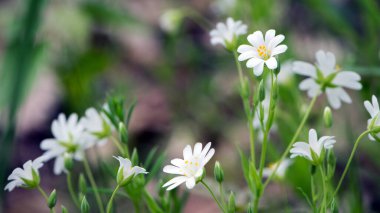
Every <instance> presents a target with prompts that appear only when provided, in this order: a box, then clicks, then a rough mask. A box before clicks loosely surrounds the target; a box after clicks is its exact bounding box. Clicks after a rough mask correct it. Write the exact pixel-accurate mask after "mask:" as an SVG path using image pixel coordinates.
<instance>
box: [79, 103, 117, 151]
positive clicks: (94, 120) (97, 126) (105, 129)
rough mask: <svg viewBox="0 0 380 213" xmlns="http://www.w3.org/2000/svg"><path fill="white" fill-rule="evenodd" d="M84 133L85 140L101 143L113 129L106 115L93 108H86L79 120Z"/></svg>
mask: <svg viewBox="0 0 380 213" xmlns="http://www.w3.org/2000/svg"><path fill="white" fill-rule="evenodd" d="M80 123H81V124H82V125H83V127H84V129H85V131H86V133H88V134H86V140H89V142H91V143H93V144H98V145H103V144H105V143H106V142H107V141H108V137H109V136H110V135H111V134H112V130H113V129H114V127H113V125H112V124H111V122H110V121H109V119H108V117H107V116H106V115H105V114H104V113H103V112H98V111H97V110H96V109H94V108H89V109H87V110H86V113H85V116H84V117H83V118H82V119H81V120H80Z"/></svg>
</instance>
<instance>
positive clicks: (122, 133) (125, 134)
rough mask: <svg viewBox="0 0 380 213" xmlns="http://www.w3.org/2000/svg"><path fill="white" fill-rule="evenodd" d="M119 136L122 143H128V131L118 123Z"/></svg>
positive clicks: (122, 124)
mask: <svg viewBox="0 0 380 213" xmlns="http://www.w3.org/2000/svg"><path fill="white" fill-rule="evenodd" d="M119 135H120V140H121V142H122V143H128V131H127V128H126V127H125V124H124V123H122V122H120V123H119Z"/></svg>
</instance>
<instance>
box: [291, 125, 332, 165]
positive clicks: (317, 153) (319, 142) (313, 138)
mask: <svg viewBox="0 0 380 213" xmlns="http://www.w3.org/2000/svg"><path fill="white" fill-rule="evenodd" d="M335 142H336V141H335V139H334V136H323V137H321V138H320V139H318V136H317V132H316V131H315V129H310V131H309V143H306V142H296V143H294V144H293V148H292V149H291V150H290V153H291V156H290V158H295V157H298V156H300V157H304V158H306V159H308V160H310V161H311V162H313V163H318V162H319V160H320V157H321V154H322V150H323V148H325V149H331V148H333V146H334V144H335Z"/></svg>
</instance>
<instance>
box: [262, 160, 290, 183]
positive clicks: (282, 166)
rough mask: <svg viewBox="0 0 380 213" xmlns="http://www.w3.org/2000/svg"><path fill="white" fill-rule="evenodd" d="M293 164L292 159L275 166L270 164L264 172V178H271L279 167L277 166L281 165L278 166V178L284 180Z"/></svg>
mask: <svg viewBox="0 0 380 213" xmlns="http://www.w3.org/2000/svg"><path fill="white" fill-rule="evenodd" d="M292 163H293V161H292V160H290V159H285V160H283V161H282V162H277V163H274V164H270V165H269V166H268V167H266V168H264V170H263V177H269V176H271V175H272V173H273V172H274V169H275V168H276V167H277V164H280V165H279V166H278V169H277V171H276V175H275V176H276V177H278V178H280V179H282V178H284V177H285V174H286V171H287V170H288V167H289V166H290V165H291V164H292Z"/></svg>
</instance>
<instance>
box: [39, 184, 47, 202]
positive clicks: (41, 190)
mask: <svg viewBox="0 0 380 213" xmlns="http://www.w3.org/2000/svg"><path fill="white" fill-rule="evenodd" d="M37 189H38V191H39V192H40V193H41V195H42V196H43V197H44V198H45V200H46V201H48V200H49V197H48V196H47V194H46V192H45V191H44V190H43V189H42V188H41V186H40V185H38V186H37Z"/></svg>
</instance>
